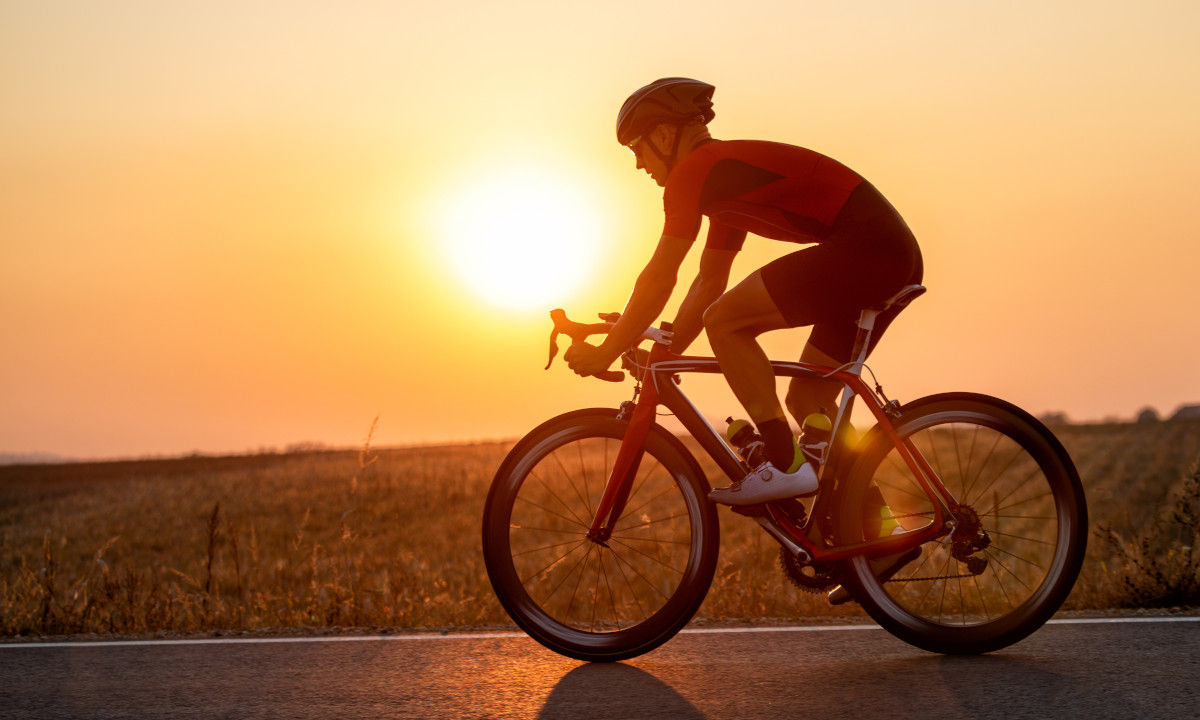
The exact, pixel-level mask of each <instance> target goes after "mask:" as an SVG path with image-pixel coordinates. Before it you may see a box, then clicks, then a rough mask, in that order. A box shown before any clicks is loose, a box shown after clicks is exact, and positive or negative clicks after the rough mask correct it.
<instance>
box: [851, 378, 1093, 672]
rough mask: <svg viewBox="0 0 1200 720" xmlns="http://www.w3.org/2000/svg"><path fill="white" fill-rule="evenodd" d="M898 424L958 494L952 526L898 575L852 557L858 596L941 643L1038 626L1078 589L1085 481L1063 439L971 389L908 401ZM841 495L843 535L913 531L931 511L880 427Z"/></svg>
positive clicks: (982, 641) (976, 643)
mask: <svg viewBox="0 0 1200 720" xmlns="http://www.w3.org/2000/svg"><path fill="white" fill-rule="evenodd" d="M896 430H897V431H898V433H899V435H900V437H901V438H904V439H906V440H908V441H909V442H911V443H912V446H913V447H914V448H915V449H916V450H917V451H918V452H919V453H920V454H921V455H922V456H923V457H924V458H925V460H926V461H927V462H928V463H929V465H930V467H931V468H932V470H933V471H934V472H935V473H936V474H937V476H938V477H939V478H940V479H941V482H942V483H943V485H945V487H946V489H947V490H948V491H949V492H950V493H951V495H952V496H953V498H954V502H953V503H951V504H952V505H953V506H954V507H953V517H948V518H947V519H951V520H953V522H954V526H953V528H952V530H951V529H947V530H946V532H945V533H944V534H943V535H942V536H941V537H939V538H937V539H936V540H933V541H930V542H926V543H925V544H924V545H922V546H921V554H920V556H919V557H917V558H916V559H915V560H912V561H911V562H909V563H908V564H906V565H904V566H903V567H901V568H900V569H899V571H898V572H897V573H896V574H895V575H894V576H892V577H891V578H890V580H886V581H881V580H880V579H879V578H877V577H876V575H875V572H879V568H878V566H879V565H881V564H887V563H880V562H878V561H877V562H876V563H875V565H876V566H877V567H875V568H874V571H873V570H872V566H871V563H870V562H869V560H868V559H867V558H865V557H861V556H860V557H857V558H854V559H853V560H851V561H850V562H849V563H848V567H849V568H850V571H851V573H850V574H851V575H852V577H851V578H850V580H849V583H850V589H851V592H852V593H853V595H854V597H855V599H857V600H858V601H859V602H860V603H861V604H862V606H863V608H864V609H865V610H866V611H867V612H868V613H869V614H870V615H871V617H872V618H874V619H875V620H876V621H877V622H878V623H879V624H880V625H882V626H883V627H884V628H886V629H887V630H888V631H890V632H892V633H893V634H894V635H896V636H897V637H900V638H901V639H903V640H905V641H907V642H909V643H912V644H913V645H916V646H918V647H921V648H924V649H926V650H930V651H933V652H942V653H980V652H988V651H991V650H996V649H998V648H1002V647H1005V646H1006V645H1009V644H1011V643H1014V642H1016V641H1018V640H1020V639H1021V638H1024V637H1025V636H1027V635H1028V634H1029V633H1031V632H1033V631H1034V630H1036V629H1037V628H1038V627H1041V625H1042V624H1043V623H1044V622H1045V621H1046V620H1047V619H1049V618H1050V616H1051V615H1053V614H1054V612H1055V611H1056V610H1057V609H1058V608H1059V606H1060V605H1061V604H1062V602H1063V601H1064V600H1065V599H1066V597H1067V594H1068V593H1069V592H1070V590H1071V587H1072V585H1073V584H1074V582H1075V578H1076V576H1077V575H1078V573H1079V566H1080V564H1081V563H1082V561H1083V555H1084V550H1085V546H1086V542H1087V506H1086V502H1085V500H1084V495H1083V488H1082V485H1081V484H1080V482H1079V476H1078V474H1077V472H1076V470H1075V466H1074V464H1073V463H1072V462H1071V459H1070V457H1069V456H1068V455H1067V453H1066V451H1065V450H1064V449H1063V448H1062V445H1061V444H1060V443H1059V442H1058V440H1057V439H1056V438H1055V437H1054V435H1053V434H1052V433H1050V431H1049V430H1047V429H1046V428H1045V426H1043V425H1042V424H1041V423H1039V422H1038V421H1037V420H1036V419H1034V418H1033V417H1032V416H1030V415H1029V414H1028V413H1025V412H1024V411H1022V410H1020V409H1019V408H1017V407H1015V406H1013V405H1011V404H1009V403H1006V402H1004V401H1002V400H997V399H995V398H991V397H988V396H985V395H974V394H967V393H949V394H945V395H936V396H932V397H929V398H924V399H921V400H918V401H916V402H913V403H911V404H910V405H907V406H905V407H904V408H902V410H901V414H900V418H899V420H898V421H897V422H896ZM881 497H882V503H881V502H880V498H881ZM843 502H844V505H843V507H844V508H845V510H846V512H844V513H842V515H841V517H840V520H839V522H840V528H841V533H840V537H841V539H842V540H843V541H846V542H856V541H862V540H870V539H874V538H877V537H879V536H882V535H893V534H901V533H904V532H906V531H912V530H916V529H919V528H921V527H924V526H927V525H928V523H930V522H931V521H932V520H933V516H934V514H933V504H932V501H931V500H930V498H929V497H928V496H927V495H926V493H925V492H924V490H922V488H921V487H920V485H919V484H918V482H917V480H916V477H915V476H914V474H913V473H912V471H911V470H910V469H909V467H908V466H907V464H906V463H905V462H904V460H903V459H902V458H901V457H900V453H899V451H897V450H896V448H895V446H894V445H893V444H892V442H891V441H890V440H889V439H888V438H887V437H886V436H885V435H883V434H882V433H880V432H877V433H875V435H874V437H873V438H872V439H871V440H869V441H868V444H867V445H866V447H865V449H864V450H863V452H862V454H861V456H860V458H859V460H858V462H857V463H856V464H855V467H854V469H853V471H852V472H851V476H850V480H849V482H848V483H847V484H846V486H845V495H844V496H843Z"/></svg>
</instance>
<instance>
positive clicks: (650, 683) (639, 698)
mask: <svg viewBox="0 0 1200 720" xmlns="http://www.w3.org/2000/svg"><path fill="white" fill-rule="evenodd" d="M600 716H603V717H638V718H658V717H661V718H672V719H673V720H676V719H678V720H705V716H704V714H703V713H701V712H700V711H699V710H697V709H696V708H695V706H693V705H692V704H691V703H689V702H688V701H687V700H684V699H683V697H682V696H680V694H679V693H677V692H675V690H674V689H672V688H671V686H669V685H667V684H666V683H664V682H662V681H661V680H659V679H658V678H656V677H654V676H653V675H651V674H650V673H648V672H646V671H644V670H639V669H638V668H635V667H633V666H632V665H622V664H620V663H612V664H609V663H588V664H585V665H580V666H579V667H577V668H575V669H574V670H572V671H571V672H569V673H567V674H566V675H564V676H563V677H562V679H561V680H559V681H558V683H557V684H556V685H555V686H554V689H553V690H552V691H550V696H549V697H548V698H546V705H545V706H544V707H543V708H542V711H541V712H540V713H538V718H556V719H557V718H582V717H600Z"/></svg>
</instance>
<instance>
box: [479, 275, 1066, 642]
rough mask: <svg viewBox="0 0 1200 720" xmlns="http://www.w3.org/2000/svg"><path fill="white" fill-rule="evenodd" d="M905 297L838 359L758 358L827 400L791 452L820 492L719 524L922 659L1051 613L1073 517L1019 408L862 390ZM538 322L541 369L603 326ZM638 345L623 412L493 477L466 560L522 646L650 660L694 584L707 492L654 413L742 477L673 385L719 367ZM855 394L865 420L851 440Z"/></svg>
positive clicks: (659, 342) (545, 444)
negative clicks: (823, 429)
mask: <svg viewBox="0 0 1200 720" xmlns="http://www.w3.org/2000/svg"><path fill="white" fill-rule="evenodd" d="M924 290H925V288H924V287H922V286H920V285H913V286H909V287H906V288H904V289H903V290H902V291H901V292H899V293H897V294H896V295H895V296H893V297H892V298H890V299H889V300H887V301H886V302H884V303H882V304H880V305H879V306H876V307H873V308H869V309H867V310H864V311H863V312H862V313H861V315H860V318H859V322H858V326H859V330H858V336H857V338H856V340H855V345H854V351H853V353H852V357H853V358H854V359H853V360H852V361H851V362H849V363H846V364H845V365H842V366H840V367H836V368H834V367H823V366H820V365H816V364H813V363H808V362H781V361H772V367H773V368H774V371H775V373H776V375H777V376H781V377H821V378H833V379H834V380H837V381H839V382H840V383H841V384H842V386H843V389H842V392H841V396H840V400H839V403H838V407H837V410H836V413H835V414H834V418H833V423H832V424H833V429H832V434H831V436H830V440H829V441H828V442H827V443H824V444H823V445H820V446H816V447H813V448H809V451H810V452H811V453H813V459H814V462H815V465H816V467H817V468H818V477H819V478H820V487H819V489H818V491H817V494H816V495H815V497H814V498H813V499H811V500H809V501H808V503H807V504H806V503H805V501H802V500H800V499H794V498H793V499H787V500H781V501H772V502H768V503H763V504H760V505H753V506H748V507H737V508H734V512H736V513H738V514H740V515H744V516H747V517H749V518H752V519H753V520H755V521H757V522H758V523H759V525H761V526H762V527H763V529H765V530H766V531H767V532H768V533H769V534H770V535H771V537H773V538H774V539H775V540H776V541H778V543H779V544H780V546H781V553H782V556H783V562H784V568H785V570H786V571H787V573H788V575H789V576H790V577H791V579H792V581H793V582H795V583H796V584H797V585H799V586H801V587H803V588H806V589H810V590H818V591H820V590H830V589H832V588H835V587H836V586H838V585H842V586H844V588H845V590H846V591H848V592H849V593H850V595H851V597H852V598H853V599H854V600H856V601H857V602H858V603H859V604H860V605H861V606H862V607H863V609H864V610H866V612H867V613H868V614H869V615H870V616H871V618H872V619H874V620H875V621H876V622H877V623H879V624H880V625H881V626H882V627H884V628H885V629H887V630H888V631H889V632H891V633H892V634H894V635H895V636H897V637H899V638H901V639H902V640H905V641H906V642H908V643H911V644H913V645H915V646H917V647H920V648H923V649H925V650H929V651H932V652H940V653H948V654H964V653H982V652H989V651H993V650H997V649H999V648H1003V647H1005V646H1007V645H1009V644H1011V643H1014V642H1016V641H1018V640H1020V639H1022V638H1024V637H1026V636H1027V635H1029V634H1030V633H1031V632H1033V631H1034V630H1036V629H1037V628H1039V627H1040V626H1041V625H1042V624H1043V623H1044V622H1045V621H1046V620H1048V619H1049V618H1050V617H1051V615H1053V614H1054V612H1055V611H1056V610H1057V609H1058V608H1059V607H1060V606H1061V604H1062V602H1063V601H1064V600H1065V599H1066V597H1067V594H1068V593H1069V592H1070V590H1071V587H1072V585H1073V584H1074V582H1075V578H1076V576H1077V575H1078V573H1079V567H1080V564H1081V563H1082V561H1083V556H1084V551H1085V546H1086V541H1087V506H1086V501H1085V498H1084V494H1083V488H1082V485H1081V484H1080V481H1079V475H1078V473H1077V472H1076V469H1075V466H1074V464H1073V463H1072V461H1071V458H1070V456H1069V455H1068V454H1067V452H1066V451H1065V450H1064V449H1063V447H1062V444H1061V443H1060V442H1059V441H1058V440H1057V438H1055V436H1054V435H1053V434H1052V433H1051V432H1050V431H1049V430H1048V429H1047V428H1046V427H1045V426H1044V425H1043V424H1042V423H1040V422H1039V421H1038V420H1037V419H1035V418H1034V417H1033V416H1031V415H1030V414H1029V413H1027V412H1025V411H1023V410H1021V409H1020V408H1018V407H1016V406H1014V405H1012V404H1011V403H1008V402H1005V401H1003V400H999V399H997V398H994V397H989V396H987V395H980V394H975V393H964V392H954V393H943V394H938V395H931V396H929V397H924V398H921V399H919V400H914V401H912V402H909V403H905V404H900V403H899V402H898V401H896V400H893V399H889V398H888V397H887V396H886V395H885V394H884V392H883V388H882V386H881V385H880V384H879V382H878V381H877V380H875V381H874V384H875V387H874V389H871V388H870V387H868V385H867V384H866V383H865V382H864V380H863V378H862V374H863V370H864V369H867V370H868V371H870V369H869V368H867V367H866V365H865V364H864V361H865V358H866V355H867V351H868V348H869V343H870V337H871V334H872V331H873V328H874V324H875V319H876V317H877V316H878V315H879V314H880V313H881V312H883V311H885V310H887V309H888V308H896V309H899V308H901V307H903V306H905V305H907V304H908V303H909V302H911V300H912V299H914V298H915V297H917V296H918V295H920V294H921V293H923V292H924ZM552 318H553V319H554V333H553V334H552V335H551V341H550V343H551V351H550V358H551V360H553V358H554V355H555V353H556V351H557V346H556V340H555V338H556V336H557V335H558V334H559V333H564V334H566V335H567V336H569V337H570V338H571V339H572V341H573V342H577V341H581V340H584V339H585V338H587V337H588V336H589V335H591V334H596V333H603V332H606V331H607V330H608V329H609V328H610V327H611V323H592V324H581V323H575V322H572V321H570V320H569V319H568V318H567V317H566V315H565V314H564V313H563V312H562V311H561V310H556V311H554V312H553V313H552ZM642 340H649V341H651V342H652V343H653V345H652V346H651V348H650V350H649V352H648V353H647V352H646V351H645V350H643V349H640V348H638V347H637V346H636V345H635V346H634V347H631V348H629V349H628V350H627V351H626V352H625V353H624V354H623V356H622V365H623V367H624V368H625V369H626V370H627V371H629V372H630V373H631V374H632V375H633V377H634V379H635V380H636V382H635V386H634V394H633V399H632V400H629V401H626V402H624V403H622V404H621V406H620V407H619V408H587V409H582V410H575V411H573V412H568V413H565V414H563V415H559V416H558V417H555V418H552V419H550V420H547V421H546V422H544V423H542V424H541V425H539V426H538V427H537V428H535V429H534V430H533V431H532V432H530V433H529V434H528V435H526V436H525V437H524V438H522V439H521V440H520V441H519V442H517V444H516V445H515V446H514V447H513V449H512V450H511V451H510V452H509V453H508V455H507V457H506V458H505V459H504V461H503V463H502V464H501V465H500V467H499V469H498V470H497V472H496V476H495V478H494V480H493V482H492V485H491V488H490V490H489V492H488V497H487V503H486V506H485V510H484V517H483V549H484V559H485V563H486V566H487V572H488V577H489V578H490V580H491V583H492V587H493V588H494V589H495V592H496V595H497V597H498V598H499V599H500V602H501V604H502V605H503V606H504V608H505V610H506V611H507V612H508V614H509V616H510V617H512V619H513V620H514V621H515V622H516V623H517V625H519V626H520V627H521V628H522V629H523V630H524V631H525V632H527V633H528V634H529V635H530V636H531V637H533V638H534V639H536V640H537V641H538V642H540V643H542V644H543V645H545V646H546V647H548V648H550V649H551V650H554V651H556V652H559V653H561V654H563V655H567V656H569V657H573V658H578V659H581V660H589V661H615V660H621V659H625V658H630V657H634V656H636V655H640V654H642V653H645V652H648V651H649V650H652V649H654V648H656V647H658V646H659V645H661V644H662V643H664V642H666V641H667V640H668V639H670V638H671V637H672V636H674V635H675V633H677V632H678V631H679V630H680V629H681V628H683V626H684V625H686V624H687V623H688V622H689V621H690V620H691V618H692V616H693V615H694V614H695V612H696V610H697V609H698V608H699V607H700V604H701V602H703V600H704V597H705V595H706V593H707V592H708V589H709V586H710V584H711V582H712V578H713V572H714V570H715V567H716V561H717V553H718V545H719V543H718V537H719V522H718V516H717V509H716V506H715V505H714V504H713V503H712V502H711V501H710V500H709V499H708V492H709V489H710V486H709V481H708V478H707V477H706V476H705V474H704V472H703V471H702V470H701V467H700V465H699V463H698V462H697V460H696V458H695V456H694V455H693V454H692V453H691V452H690V451H689V450H688V449H687V447H686V446H685V445H684V443H683V442H682V441H681V440H680V439H679V438H677V437H676V436H674V435H672V434H671V433H670V432H668V431H667V430H666V429H665V428H664V427H663V426H662V425H660V424H659V423H658V422H657V421H656V414H657V413H658V412H659V408H660V406H661V407H664V408H666V410H667V411H669V412H670V413H673V414H674V416H675V417H676V418H677V419H678V420H679V422H680V423H681V424H682V425H683V427H684V428H685V429H686V430H687V432H688V433H689V434H690V435H691V437H692V438H694V439H695V443H696V444H697V445H698V446H699V448H700V449H701V450H702V451H703V452H704V453H705V454H707V455H708V456H709V457H711V458H712V460H713V462H714V463H716V466H717V467H718V468H719V469H720V470H721V471H722V472H723V473H724V474H725V475H727V476H728V477H729V479H730V480H731V481H737V480H739V479H740V478H742V477H744V476H745V475H746V474H747V473H748V472H749V471H750V469H751V468H750V467H749V465H748V464H747V462H746V460H745V459H744V458H743V457H742V456H741V455H740V454H739V452H738V451H737V450H735V449H734V448H732V447H730V445H729V444H727V442H726V441H725V440H724V439H723V437H722V435H721V434H720V433H719V432H718V431H717V430H715V429H714V428H713V426H712V425H711V424H710V423H709V422H708V421H707V420H706V419H705V418H704V416H703V415H702V414H701V413H700V411H699V410H698V409H697V408H696V407H695V406H694V405H693V404H692V402H691V401H690V400H689V399H688V398H687V397H686V396H685V395H684V393H683V390H682V388H681V376H682V375H684V374H687V373H719V372H720V368H719V367H718V365H717V362H716V359H715V358H711V357H693V356H680V355H676V354H673V353H671V352H670V350H669V342H670V328H669V325H668V324H667V323H664V324H663V325H661V326H659V327H657V328H650V329H648V330H647V331H646V332H645V333H644V334H643V336H642ZM639 342H641V340H639ZM547 367H549V365H547ZM871 376H872V378H873V379H874V373H873V372H872V373H871ZM622 378H623V373H621V372H620V371H609V372H608V373H607V374H606V375H605V376H604V378H603V379H607V380H621V379H622ZM856 400H860V401H862V402H863V403H864V404H865V406H866V407H867V408H868V409H869V410H870V412H871V414H872V415H873V416H874V420H875V425H874V427H872V428H871V429H870V430H869V431H867V432H866V433H865V435H863V436H862V438H861V439H859V440H858V441H857V442H855V441H854V439H853V432H852V431H851V430H850V423H849V418H850V414H851V410H852V408H853V405H854V403H855V401H856Z"/></svg>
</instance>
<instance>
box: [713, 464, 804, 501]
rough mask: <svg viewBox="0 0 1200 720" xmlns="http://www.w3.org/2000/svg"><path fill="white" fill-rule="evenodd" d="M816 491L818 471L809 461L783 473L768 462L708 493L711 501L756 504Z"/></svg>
mask: <svg viewBox="0 0 1200 720" xmlns="http://www.w3.org/2000/svg"><path fill="white" fill-rule="evenodd" d="M816 491H817V473H816V471H815V470H813V466H812V465H811V464H810V463H804V464H803V465H801V466H800V469H798V470H796V471H795V472H790V473H785V472H783V471H782V470H779V469H778V468H776V467H775V466H774V465H772V464H771V463H769V462H765V463H763V464H762V465H759V466H758V467H757V468H755V469H754V470H753V471H751V472H750V473H749V474H748V475H746V477H744V478H742V480H741V481H740V482H736V483H734V484H733V485H730V486H729V487H724V488H717V489H716V490H712V491H711V492H709V493H708V497H709V499H710V500H712V501H713V502H719V503H721V504H723V505H757V504H758V503H764V502H768V501H770V500H783V499H784V498H790V497H796V496H797V495H812V494H813V493H815V492H816Z"/></svg>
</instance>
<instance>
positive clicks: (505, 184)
mask: <svg viewBox="0 0 1200 720" xmlns="http://www.w3.org/2000/svg"><path fill="white" fill-rule="evenodd" d="M440 224H441V225H442V234H441V237H440V238H439V242H440V243H441V246H442V250H443V254H444V256H445V258H446V260H447V262H448V263H449V264H450V266H451V268H453V270H454V272H455V273H456V274H457V275H458V276H459V278H460V279H461V280H462V281H463V282H464V283H465V284H466V285H467V286H468V287H469V288H470V289H471V291H472V293H473V294H474V295H475V296H477V297H479V298H481V299H483V300H485V301H486V302H488V303H490V304H492V305H498V306H502V307H507V308H512V309H519V310H532V309H548V308H550V307H554V306H557V305H562V304H564V300H565V299H566V298H567V296H568V295H570V294H572V293H574V292H577V291H578V290H579V289H580V286H581V284H582V282H583V281H584V279H585V278H586V275H587V273H588V271H589V269H590V268H591V267H592V265H593V259H594V256H595V251H596V247H597V242H598V237H597V235H598V233H597V216H596V213H595V212H594V211H593V210H592V208H591V207H590V206H589V203H588V200H587V198H586V197H585V196H584V195H583V193H581V192H579V191H578V190H577V189H576V188H575V187H574V186H573V185H572V184H571V182H570V180H569V179H568V178H562V177H557V176H554V175H550V174H548V173H542V172H536V171H531V170H513V171H507V172H502V173H499V174H496V175H494V176H491V177H488V178H486V179H484V180H480V181H477V182H476V183H475V184H473V185H470V186H468V187H467V188H466V189H465V190H463V191H461V192H459V193H458V194H457V195H456V196H455V197H454V199H453V201H451V202H448V203H446V204H445V210H444V211H443V216H442V217H441V218H440Z"/></svg>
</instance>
